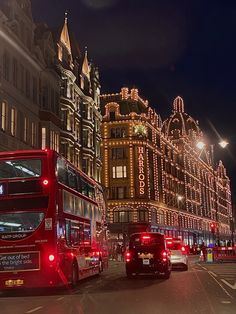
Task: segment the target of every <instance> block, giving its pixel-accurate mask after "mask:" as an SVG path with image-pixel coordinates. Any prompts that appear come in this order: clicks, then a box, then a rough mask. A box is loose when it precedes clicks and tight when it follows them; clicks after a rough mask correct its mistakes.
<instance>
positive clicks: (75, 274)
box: [71, 262, 79, 288]
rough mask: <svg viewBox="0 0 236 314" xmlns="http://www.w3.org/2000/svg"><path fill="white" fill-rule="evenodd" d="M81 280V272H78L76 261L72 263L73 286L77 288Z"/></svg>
mask: <svg viewBox="0 0 236 314" xmlns="http://www.w3.org/2000/svg"><path fill="white" fill-rule="evenodd" d="M78 280H79V273H78V267H77V265H76V263H75V262H74V263H73V264H72V270H71V287H72V288H75V287H76V286H77V283H78Z"/></svg>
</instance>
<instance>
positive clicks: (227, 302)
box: [220, 300, 231, 304]
mask: <svg viewBox="0 0 236 314" xmlns="http://www.w3.org/2000/svg"><path fill="white" fill-rule="evenodd" d="M220 303H223V304H230V303H231V301H227V300H225V301H221V302H220Z"/></svg>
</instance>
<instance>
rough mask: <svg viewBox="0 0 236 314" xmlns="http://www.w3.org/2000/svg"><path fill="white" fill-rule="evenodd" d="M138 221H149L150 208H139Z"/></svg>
mask: <svg viewBox="0 0 236 314" xmlns="http://www.w3.org/2000/svg"><path fill="white" fill-rule="evenodd" d="M138 221H139V222H148V209H147V208H143V207H140V208H138Z"/></svg>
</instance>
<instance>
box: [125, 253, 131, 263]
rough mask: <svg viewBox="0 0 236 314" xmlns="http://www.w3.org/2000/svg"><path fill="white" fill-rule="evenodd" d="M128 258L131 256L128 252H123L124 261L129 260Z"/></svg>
mask: <svg viewBox="0 0 236 314" xmlns="http://www.w3.org/2000/svg"><path fill="white" fill-rule="evenodd" d="M130 258H131V254H130V252H126V253H125V261H126V262H130Z"/></svg>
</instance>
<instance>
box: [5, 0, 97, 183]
mask: <svg viewBox="0 0 236 314" xmlns="http://www.w3.org/2000/svg"><path fill="white" fill-rule="evenodd" d="M0 39H1V45H0V65H1V68H0V70H1V71H0V150H2V151H3V150H16V149H32V148H52V149H55V150H56V151H58V152H60V153H62V154H63V155H64V156H65V157H66V158H67V159H68V160H70V161H71V162H72V163H74V164H75V165H76V166H77V167H79V168H80V169H82V170H83V171H84V172H86V173H87V174H88V175H89V176H91V177H93V178H95V179H96V180H97V181H100V180H101V157H100V142H101V134H100V125H101V120H102V116H101V113H100V103H99V101H100V99H99V94H100V83H99V74H98V70H97V68H96V67H95V66H94V65H93V64H91V63H89V61H88V56H87V51H85V54H84V55H82V54H81V52H80V50H79V48H78V44H77V42H76V40H75V37H74V36H73V34H70V33H69V30H68V24H67V16H65V20H64V24H63V26H62V27H60V28H59V29H57V30H56V31H52V30H50V29H49V28H48V26H47V25H46V24H43V23H42V24H37V25H36V24H35V23H34V21H33V18H32V12H31V1H30V0H3V1H1V3H0Z"/></svg>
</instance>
